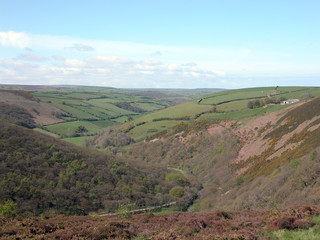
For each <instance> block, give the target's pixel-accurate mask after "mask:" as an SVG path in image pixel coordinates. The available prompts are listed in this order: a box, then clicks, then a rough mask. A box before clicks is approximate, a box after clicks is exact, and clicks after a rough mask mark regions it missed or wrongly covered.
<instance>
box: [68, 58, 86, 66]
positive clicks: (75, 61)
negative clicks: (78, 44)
mask: <svg viewBox="0 0 320 240" xmlns="http://www.w3.org/2000/svg"><path fill="white" fill-rule="evenodd" d="M64 63H65V66H67V67H83V66H85V65H86V64H85V63H84V62H83V61H80V60H78V59H66V60H65V62H64Z"/></svg>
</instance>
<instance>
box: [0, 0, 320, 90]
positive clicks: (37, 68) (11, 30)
mask: <svg viewBox="0 0 320 240" xmlns="http://www.w3.org/2000/svg"><path fill="white" fill-rule="evenodd" d="M319 12H320V1H318V0H300V1H296V0H276V1H273V0H219V1H218V0H211V1H209V0H208V1H205V0H197V1H196V0H194V1H193V0H184V1H180V0H161V1H160V0H145V1H140V0H126V1H125V0H67V1H66V0H0V84H25V85H89V86H108V87H117V88H228V89H230V88H231V89H232V88H246V87H260V86H320V14H319Z"/></svg>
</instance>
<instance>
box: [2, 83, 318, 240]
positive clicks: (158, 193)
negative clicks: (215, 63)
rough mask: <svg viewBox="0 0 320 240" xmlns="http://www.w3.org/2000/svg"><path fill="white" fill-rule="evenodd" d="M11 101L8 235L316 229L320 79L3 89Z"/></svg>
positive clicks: (231, 234)
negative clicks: (187, 86) (317, 83)
mask: <svg viewBox="0 0 320 240" xmlns="http://www.w3.org/2000/svg"><path fill="white" fill-rule="evenodd" d="M0 110H1V111H0V125H1V128H0V149H1V150H0V164H1V168H0V175H1V182H0V189H1V191H0V204H1V205H0V214H1V215H2V218H1V223H2V224H1V225H2V227H1V229H0V237H1V238H4V239H16V238H22V239H23V238H39V239H40V238H52V239H54V238H61V239H85V238H90V239H110V238H114V239H194V238H201V239H219V238H220V239H258V238H261V239H262V238H264V239H286V238H287V239H293V238H296V239H304V238H306V237H308V238H306V239H317V238H316V237H317V236H319V231H320V230H319V229H320V227H319V224H320V223H319V214H320V210H319V205H320V195H319V194H318V193H319V191H320V182H319V176H320V175H319V173H320V156H319V154H318V153H319V151H320V140H319V137H318V136H319V134H320V132H319V131H320V88H318V87H282V86H280V87H279V86H274V87H263V88H248V89H236V90H223V89H194V90H184V89H160V90H159V89H114V88H102V87H79V86H50V87H48V86H15V85H1V86H0ZM164 205H166V207H164ZM135 209H147V210H146V212H147V213H140V214H137V215H134V214H133V211H134V210H135ZM151 209H152V210H151ZM114 213H115V214H116V216H115V215H113V214H114ZM107 214H111V215H107ZM84 215H91V216H84ZM102 215H103V216H102Z"/></svg>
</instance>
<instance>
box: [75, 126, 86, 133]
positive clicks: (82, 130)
mask: <svg viewBox="0 0 320 240" xmlns="http://www.w3.org/2000/svg"><path fill="white" fill-rule="evenodd" d="M84 132H88V129H86V127H85V126H82V125H80V126H79V127H77V129H76V133H84Z"/></svg>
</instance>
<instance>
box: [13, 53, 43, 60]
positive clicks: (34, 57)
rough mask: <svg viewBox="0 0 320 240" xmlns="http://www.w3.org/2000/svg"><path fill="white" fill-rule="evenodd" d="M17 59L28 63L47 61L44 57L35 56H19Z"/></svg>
mask: <svg viewBox="0 0 320 240" xmlns="http://www.w3.org/2000/svg"><path fill="white" fill-rule="evenodd" d="M17 59H19V60H23V61H30V62H43V61H46V60H48V58H46V57H42V56H39V55H35V54H20V55H19V56H18V57H17Z"/></svg>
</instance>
